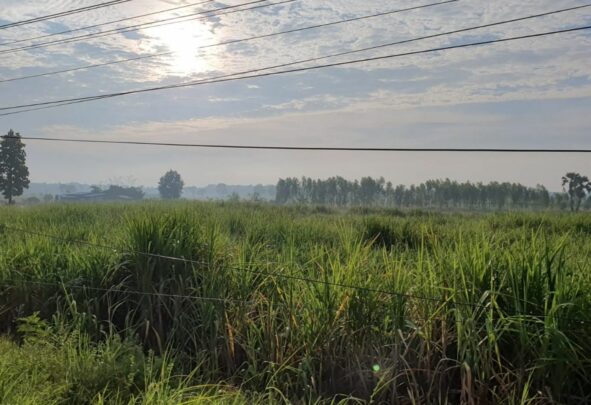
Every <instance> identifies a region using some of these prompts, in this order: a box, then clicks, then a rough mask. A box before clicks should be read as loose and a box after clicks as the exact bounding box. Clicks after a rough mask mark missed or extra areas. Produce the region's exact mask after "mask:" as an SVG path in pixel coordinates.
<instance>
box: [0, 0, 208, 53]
mask: <svg viewBox="0 0 591 405" xmlns="http://www.w3.org/2000/svg"><path fill="white" fill-rule="evenodd" d="M214 1H216V0H204V1H200V2H197V3H191V4H185V5H183V6H178V7H173V8H167V9H166V10H160V11H154V12H152V13H146V14H140V15H136V16H133V17H125V18H121V19H119V20H113V21H107V22H104V23H100V24H94V25H88V26H86V27H80V28H73V29H69V30H66V31H60V32H52V33H51V34H45V35H39V36H37V37H32V38H25V39H19V40H16V41H11V42H3V43H0V46H8V45H14V44H20V43H22V42H28V41H35V40H37V39H43V38H48V37H54V36H56V35H65V34H71V33H73V32H78V31H84V30H89V29H93V28H98V27H103V26H105V25H110V24H116V23H120V22H123V21H129V20H135V19H138V18H143V17H149V16H151V15H156V14H163V13H168V12H171V11H175V10H180V9H182V8H188V7H196V6H200V5H203V4H206V3H211V2H214Z"/></svg>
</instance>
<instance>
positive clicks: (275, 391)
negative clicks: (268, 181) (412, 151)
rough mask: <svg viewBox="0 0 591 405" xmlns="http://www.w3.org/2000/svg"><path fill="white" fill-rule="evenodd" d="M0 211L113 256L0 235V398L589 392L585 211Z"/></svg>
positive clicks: (479, 397) (511, 398)
mask: <svg viewBox="0 0 591 405" xmlns="http://www.w3.org/2000/svg"><path fill="white" fill-rule="evenodd" d="M2 223H3V224H6V225H7V226H8V227H18V228H25V229H31V230H34V231H38V232H42V233H47V234H53V235H59V236H61V237H64V238H67V239H79V240H87V241H89V242H92V243H96V244H100V245H108V246H112V247H114V248H115V249H114V250H113V249H95V248H91V247H89V246H85V245H78V244H75V243H60V242H58V241H56V240H48V239H47V238H44V237H42V236H40V235H23V234H20V233H15V232H12V231H9V230H8V229H9V228H6V231H5V232H0V308H1V311H0V328H1V329H2V331H4V332H6V333H8V334H11V335H12V336H16V337H18V338H19V339H20V341H21V342H22V344H21V345H20V346H17V345H15V344H14V343H12V342H10V341H9V340H7V339H5V340H3V341H0V362H2V361H3V362H4V363H2V364H3V365H4V364H9V363H8V359H11V358H14V357H19V358H20V360H19V361H21V362H20V363H19V362H17V363H16V365H15V366H10V367H9V366H6V367H2V368H1V371H0V394H1V395H3V396H0V402H7V403H15V402H18V403H27V401H29V403H41V402H42V403H45V402H47V403H52V402H54V403H84V402H98V403H162V404H164V403H192V402H193V403H202V402H205V403H207V402H211V403H257V402H261V403H285V402H289V401H293V402H301V403H315V402H321V403H322V402H323V401H325V402H326V403H328V402H331V401H333V402H338V401H340V400H341V399H342V400H343V401H345V402H346V401H349V403H353V402H354V401H355V400H354V399H353V398H358V399H359V400H365V401H368V400H373V401H374V402H375V403H398V402H412V401H415V402H418V403H439V402H448V403H459V402H472V403H517V402H524V403H525V402H535V403H549V402H550V403H552V402H560V403H572V402H578V403H580V402H585V401H589V400H590V399H591V398H590V397H589V394H588V393H589V392H591V377H590V376H591V343H590V342H589V339H588V336H589V334H590V333H591V323H590V322H589V319H588V318H589V314H590V313H591V276H590V274H591V268H590V267H591V262H590V261H589V257H591V239H590V236H591V233H590V229H591V219H590V217H589V216H588V215H585V214H576V215H571V214H566V213H564V214H560V213H552V214H550V213H498V214H487V215H476V214H469V215H468V214H449V213H448V214H434V213H426V212H421V211H415V212H413V211H407V210H392V209H383V208H364V209H358V208H357V209H354V210H351V211H349V212H346V211H343V210H340V209H338V208H329V209H326V208H324V207H314V206H287V207H279V206H273V205H265V204H260V203H252V202H248V203H237V202H229V203H228V202H224V203H189V202H159V203H154V202H152V203H142V204H128V205H126V204H101V205H64V206H62V205H58V204H50V205H46V206H38V207H28V208H25V209H23V210H19V211H17V212H14V210H10V209H7V208H4V209H0V224H2ZM141 252H147V253H153V254H158V255H162V256H175V257H183V258H186V259H189V260H191V262H189V263H187V262H179V261H172V260H169V259H167V258H165V257H147V256H146V255H142V254H141ZM282 275H283V276H284V277H282ZM301 279H314V280H319V281H322V283H311V282H304V281H302V280H301ZM349 285H354V286H359V287H361V289H352V288H348V287H347V286H349ZM386 292H392V294H387V293H386ZM15 325H18V327H16V328H15ZM15 329H16V330H15ZM151 353H155V354H156V355H152V354H151ZM157 356H160V360H158V358H159V357H157ZM33 359H38V361H37V362H36V363H34V361H33ZM173 360H174V367H173V366H172V365H171V363H172V362H173ZM11 367H12V368H11ZM74 373H75V374H80V373H82V374H83V375H82V376H79V375H76V377H74V376H73V374H74ZM51 375H55V376H57V378H53V377H51ZM28 387H34V388H32V389H29V388H28Z"/></svg>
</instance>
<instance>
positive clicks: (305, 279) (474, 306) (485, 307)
mask: <svg viewBox="0 0 591 405" xmlns="http://www.w3.org/2000/svg"><path fill="white" fill-rule="evenodd" d="M1 229H8V230H12V231H14V232H19V233H23V234H29V235H35V236H40V237H44V238H48V239H53V240H57V241H60V242H63V243H74V244H80V245H84V246H89V247H93V248H97V249H108V250H111V251H114V252H119V253H121V254H127V255H129V254H136V255H141V256H144V257H153V258H158V259H163V260H170V261H177V262H183V263H185V264H194V265H204V266H210V265H212V264H213V263H210V262H203V261H197V260H191V259H186V258H182V257H175V256H166V255H160V254H156V253H148V252H141V251H135V250H121V249H117V248H115V247H113V246H106V245H101V244H94V243H92V242H88V241H81V240H76V239H66V238H63V237H60V236H57V235H51V234H47V233H43V232H37V231H29V230H26V229H22V228H16V227H12V226H7V225H4V224H2V225H1V226H0V230H1ZM265 264H266V265H269V264H270V265H280V264H279V263H272V262H267V263H265ZM226 268H227V269H229V270H233V271H238V272H245V273H251V274H255V275H260V276H266V277H277V278H283V279H291V280H295V281H301V282H306V283H308V284H320V285H325V286H330V287H340V288H346V289H351V290H357V291H364V292H369V293H376V294H384V295H388V296H391V297H398V298H406V299H415V300H419V301H425V302H434V303H438V304H449V303H452V304H455V305H457V306H461V307H469V308H472V309H480V310H490V309H491V307H490V306H488V305H483V304H475V303H469V302H463V301H457V300H454V299H453V295H452V296H450V297H449V298H447V299H443V298H436V297H427V296H423V295H417V294H410V293H401V292H394V291H388V290H383V289H376V288H370V287H362V286H355V285H351V284H345V283H337V282H330V281H326V280H318V279H313V278H308V277H303V276H294V275H292V274H284V273H277V272H267V271H260V270H251V269H247V268H243V267H236V266H226ZM524 303H525V304H531V303H530V302H524ZM510 317H533V318H539V319H546V318H548V317H549V316H548V315H534V314H528V315H526V314H517V315H512V316H506V318H510ZM565 319H568V320H571V321H576V322H582V323H585V322H591V320H581V319H574V318H565Z"/></svg>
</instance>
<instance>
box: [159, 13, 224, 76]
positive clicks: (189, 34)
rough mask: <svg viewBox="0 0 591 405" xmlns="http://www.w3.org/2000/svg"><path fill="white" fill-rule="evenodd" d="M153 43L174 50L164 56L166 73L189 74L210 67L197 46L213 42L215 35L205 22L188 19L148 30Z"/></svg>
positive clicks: (203, 70) (200, 71)
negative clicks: (184, 21) (187, 20)
mask: <svg viewBox="0 0 591 405" xmlns="http://www.w3.org/2000/svg"><path fill="white" fill-rule="evenodd" d="M150 34H151V36H152V37H153V38H154V40H155V45H156V46H158V47H165V48H166V49H167V50H169V51H172V52H174V53H173V54H172V55H170V56H168V57H167V58H166V61H167V65H168V66H167V70H166V72H162V73H166V74H172V75H178V76H190V75H193V74H197V73H202V72H205V71H207V70H210V69H211V66H210V63H209V62H208V58H207V57H206V55H205V54H204V52H199V50H198V48H199V47H200V46H203V45H207V44H211V43H215V35H214V34H213V33H211V32H210V31H209V29H208V27H207V25H206V24H204V23H201V22H199V21H189V22H186V23H181V24H171V25H167V26H162V27H155V28H153V29H151V30H150Z"/></svg>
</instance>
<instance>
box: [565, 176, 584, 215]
mask: <svg viewBox="0 0 591 405" xmlns="http://www.w3.org/2000/svg"><path fill="white" fill-rule="evenodd" d="M567 184H568V189H566V187H565V186H566V185H567ZM562 187H563V188H564V191H566V192H567V193H568V196H569V200H570V210H571V211H573V212H575V211H578V210H579V208H580V207H581V202H583V200H584V199H585V197H586V196H587V193H591V183H590V182H589V178H588V177H587V176H581V175H580V174H579V173H574V172H570V173H567V174H566V175H565V176H563V177H562Z"/></svg>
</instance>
